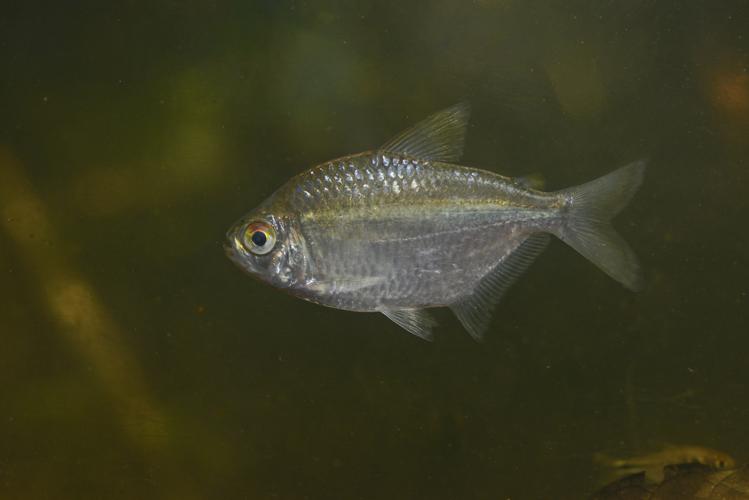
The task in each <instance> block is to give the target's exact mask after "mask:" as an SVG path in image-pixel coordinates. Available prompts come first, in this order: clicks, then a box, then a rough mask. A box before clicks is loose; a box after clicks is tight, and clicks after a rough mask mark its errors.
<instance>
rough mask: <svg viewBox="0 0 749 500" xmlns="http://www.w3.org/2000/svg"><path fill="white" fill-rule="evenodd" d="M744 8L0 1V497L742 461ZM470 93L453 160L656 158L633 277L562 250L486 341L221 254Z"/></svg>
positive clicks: (748, 242) (580, 170) (569, 180)
mask: <svg viewBox="0 0 749 500" xmlns="http://www.w3.org/2000/svg"><path fill="white" fill-rule="evenodd" d="M747 26H749V7H747V4H746V2H740V1H728V0H724V1H716V2H696V1H695V2H684V1H677V0H663V1H660V2H655V1H646V0H633V1H626V2H625V1H622V2H597V1H575V0H573V1H547V2H541V1H533V0H483V1H478V0H477V1H468V0H466V1H456V0H449V1H448V0H436V1H433V2H399V1H392V2H390V1H386V2H375V1H372V0H370V1H366V0H356V1H344V0H338V1H332V0H325V1H317V2H316V1H307V2H304V1H283V0H281V1H270V0H265V1H246V2H234V3H229V2H179V1H169V2H167V1H157V2H119V3H110V2H61V3H59V4H56V5H52V4H46V5H45V4H31V3H29V4H28V5H24V6H19V5H6V6H4V7H3V9H2V13H1V14H0V209H2V214H0V215H2V219H1V220H0V224H1V225H0V273H2V274H1V276H2V277H1V278H0V346H1V347H0V497H2V498H8V499H16V498H18V499H21V498H23V499H29V498H71V499H72V498H76V499H79V498H81V499H82V498H108V499H110V498H111V499H116V498H123V499H124V498H145V499H149V498H159V499H160V498H248V499H266V498H278V499H297V498H299V499H301V498H309V499H338V498H341V499H357V498H361V499H379V498H390V499H393V498H398V499H400V498H409V499H410V498H414V499H418V498H424V499H442V498H444V499H473V498H477V499H505V498H512V499H526V498H527V499H535V498H544V499H546V498H548V499H567V498H570V499H572V498H582V497H584V496H585V495H586V494H589V493H590V492H591V491H592V490H593V489H594V488H595V487H596V486H597V485H599V484H600V481H601V474H600V470H598V469H597V468H596V467H595V466H594V464H593V463H592V458H593V456H594V454H595V453H599V452H604V453H608V454H612V455H627V454H631V453H641V452H646V451H648V450H652V449H657V448H658V447H660V446H662V445H663V444H664V443H672V444H699V445H703V446H710V447H714V448H717V449H720V450H723V451H726V452H728V453H731V454H733V455H734V456H735V457H736V458H737V460H738V461H740V462H746V461H749V428H748V427H747V422H749V373H748V370H747V367H748V364H747V359H749V358H748V356H749V328H748V326H749V314H748V310H749V309H748V308H749V252H748V249H749V231H747V220H748V219H749V196H748V195H749V174H748V173H747V170H748V169H749V34H747V29H746V28H747ZM463 99H468V100H470V101H471V103H472V104H473V110H474V112H473V118H472V121H471V126H470V128H469V135H468V141H467V145H466V154H465V158H464V163H466V164H468V165H471V166H476V167H483V168H489V169H492V170H495V171H497V172H500V173H503V174H506V175H525V174H529V173H541V174H543V176H544V177H545V179H546V182H547V185H548V187H549V188H550V189H559V188H562V187H567V186H569V185H573V184H578V183H581V182H584V181H586V180H589V179H592V178H594V177H597V176H599V175H602V174H604V173H606V172H608V171H610V170H612V169H613V168H615V167H617V166H620V165H623V164H625V163H628V162H630V161H634V160H637V159H640V158H647V159H648V161H649V166H648V170H647V174H646V180H645V183H644V185H643V187H642V189H641V191H640V193H639V194H638V195H637V196H636V197H635V199H634V200H633V202H632V204H631V206H630V207H629V208H628V209H627V210H626V211H625V212H623V213H622V215H621V216H619V217H618V219H617V221H616V226H617V227H618V229H619V230H620V231H621V233H622V234H623V235H624V237H625V238H626V239H627V241H629V242H630V244H631V245H632V247H633V248H634V249H635V251H636V252H637V254H638V255H639V256H640V258H641V260H642V264H643V268H644V270H645V274H646V277H647V286H646V288H645V290H644V291H643V292H641V293H638V294H634V293H631V292H629V291H627V290H625V289H624V288H622V287H621V286H620V285H618V284H617V283H616V282H614V281H613V280H611V279H610V278H608V277H607V276H605V275H604V274H603V273H601V272H600V271H598V270H597V269H596V268H595V267H594V266H593V265H591V264H590V263H589V262H586V261H585V259H583V258H582V257H580V256H579V255H577V254H576V253H575V252H574V251H573V250H572V249H570V248H568V247H566V246H564V245H563V244H562V243H561V242H558V241H555V242H554V243H553V244H552V245H551V246H550V248H549V249H548V250H547V251H546V252H545V253H544V254H543V255H542V256H541V258H540V259H539V260H538V262H537V263H536V264H535V265H534V266H533V267H532V268H531V270H530V271H529V272H528V273H527V274H526V275H525V276H524V277H523V278H522V279H521V280H520V281H519V282H518V283H517V285H515V286H514V288H513V289H512V290H511V292H510V293H509V294H508V296H507V297H506V299H505V300H504V301H503V302H502V303H501V304H500V305H499V306H498V307H497V310H496V314H495V317H494V320H493V322H492V325H491V328H490V331H489V332H488V334H487V337H486V341H485V342H484V343H483V344H477V343H474V342H473V341H472V340H471V339H470V337H469V336H468V335H467V334H466V333H465V332H464V331H463V330H462V328H461V327H460V326H459V325H458V323H457V321H456V320H455V319H454V318H453V317H452V316H451V315H450V314H449V313H447V312H441V313H439V314H438V315H439V319H440V322H441V327H440V328H439V329H438V330H437V339H436V341H435V342H433V343H426V342H423V341H421V340H419V339H417V338H415V337H411V336H409V335H408V334H407V333H405V332H404V331H402V330H401V329H399V328H398V327H397V326H395V325H394V324H392V323H391V322H389V321H388V320H387V319H386V318H385V317H382V316H379V315H369V314H355V313H349V312H343V311H336V310H332V309H325V308H322V307H319V306H315V305H312V304H308V303H305V302H303V301H300V300H297V299H294V298H292V297H290V296H287V295H286V294H284V293H282V292H280V291H277V290H273V289H271V288H268V287H266V286H265V285H262V284H261V283H259V282H257V281H255V280H252V279H250V278H248V277H247V276H245V275H243V274H242V272H241V271H240V270H239V269H237V268H236V267H235V266H234V265H233V264H232V263H231V262H230V261H229V260H228V259H227V258H226V257H225V256H224V252H223V249H222V243H223V236H224V232H225V230H226V229H227V228H228V227H229V225H230V224H231V223H232V222H233V221H234V220H236V219H237V218H238V217H240V216H241V215H242V214H243V213H245V212H247V211H249V210H250V209H252V208H253V207H254V206H255V205H257V204H258V203H260V202H261V201H262V200H263V199H264V198H265V197H266V196H268V195H269V194H270V193H271V192H272V191H273V190H274V189H276V188H277V187H278V186H280V185H281V184H282V183H283V182H284V181H285V180H286V179H288V178H289V177H291V176H292V175H294V174H295V173H297V172H299V171H301V170H302V169H304V168H307V167H309V166H311V165H313V164H315V163H318V162H322V161H324V160H327V159H329V158H334V157H337V156H341V155H344V154H348V153H353V152H358V151H361V150H365V149H369V148H373V147H377V146H378V144H381V143H382V142H384V141H385V140H386V139H388V138H389V137H390V136H391V135H394V134H395V133H397V132H399V131H400V130H401V129H403V128H405V127H407V126H408V125H410V124H412V123H414V122H415V121H417V120H419V119H421V118H423V117H425V116H426V115H428V114H429V113H431V112H434V111H437V110H439V109H441V108H443V107H447V106H449V105H451V104H454V103H455V102H457V101H460V100H463Z"/></svg>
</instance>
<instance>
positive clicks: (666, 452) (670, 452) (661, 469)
mask: <svg viewBox="0 0 749 500" xmlns="http://www.w3.org/2000/svg"><path fill="white" fill-rule="evenodd" d="M594 460H595V462H597V463H598V464H600V465H603V466H605V467H606V468H608V469H610V470H612V471H613V472H614V475H615V476H616V477H623V476H627V475H630V474H636V473H639V472H644V473H645V477H646V479H647V480H648V481H652V482H654V483H660V482H661V481H663V479H664V474H665V469H666V468H667V467H669V466H676V465H686V464H699V465H703V466H705V467H709V468H711V469H715V470H722V469H733V468H734V467H736V461H735V460H734V459H733V457H731V456H730V455H728V454H727V453H724V452H722V451H718V450H713V449H711V448H706V447H704V446H694V445H667V446H665V447H663V448H661V449H660V450H657V451H654V452H652V453H647V454H644V455H638V456H633V457H627V458H613V457H609V456H607V455H604V454H600V453H598V454H596V455H595V456H594Z"/></svg>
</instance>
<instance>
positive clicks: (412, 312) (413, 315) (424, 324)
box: [380, 309, 437, 342]
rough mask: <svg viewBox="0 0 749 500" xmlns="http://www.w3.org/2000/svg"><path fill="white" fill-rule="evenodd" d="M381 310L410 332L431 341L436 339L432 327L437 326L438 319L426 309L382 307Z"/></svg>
mask: <svg viewBox="0 0 749 500" xmlns="http://www.w3.org/2000/svg"><path fill="white" fill-rule="evenodd" d="M380 312H381V313H382V314H384V315H385V316H387V317H388V318H389V319H390V320H392V321H393V322H394V323H395V324H397V325H398V326H400V327H401V328H403V329H404V330H406V331H407V332H408V333H411V334H413V335H416V336H417V337H419V338H422V339H424V340H427V341H430V342H431V341H432V340H433V339H434V336H433V334H432V328H433V327H435V326H437V321H436V320H435V319H434V318H433V317H432V315H431V314H429V313H428V312H426V311H425V310H423V309H382V310H380Z"/></svg>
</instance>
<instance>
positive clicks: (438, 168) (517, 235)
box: [226, 103, 645, 340]
mask: <svg viewBox="0 0 749 500" xmlns="http://www.w3.org/2000/svg"><path fill="white" fill-rule="evenodd" d="M469 112H470V110H469V106H468V105H467V104H465V103H461V104H458V105H456V106H453V107H451V108H448V109H446V110H444V111H441V112H439V113H436V114H434V115H432V116H430V117H429V118H427V119H425V120H424V121H422V122H420V123H418V124H417V125H415V126H413V127H412V128H410V129H408V130H406V131H404V132H403V133H401V134H400V135H398V136H396V137H395V138H393V139H392V140H390V141H388V142H387V143H386V144H384V145H383V146H382V147H381V148H379V149H378V150H376V151H368V152H364V153H359V154H355V155H351V156H346V157H342V158H338V159H336V160H331V161H328V162H326V163H323V164H321V165H318V166H315V167H313V168H311V169H309V170H307V171H305V172H303V173H301V174H299V175H297V176H295V177H293V178H292V179H290V180H289V181H288V182H287V183H286V184H284V185H283V186H282V187H281V188H279V189H278V190H277V191H276V192H275V193H274V194H273V195H271V196H270V197H269V198H268V199H266V200H265V201H264V202H263V203H262V204H260V206H258V207H257V208H256V209H255V210H253V211H252V212H250V213H249V214H247V215H245V216H244V217H242V218H241V219H240V220H239V221H237V222H236V223H235V224H234V225H233V226H232V227H231V228H230V229H229V231H228V233H227V243H226V251H227V254H228V256H229V257H230V258H231V259H232V260H233V261H234V262H235V263H236V264H238V265H239V267H241V268H242V269H244V270H245V271H247V272H248V273H250V274H251V275H253V276H255V277H257V278H259V279H261V280H263V281H265V282H267V283H269V284H271V285H272V286H275V287H278V288H281V289H284V290H286V291H288V292H289V293H291V294H292V295H295V296H297V297H300V298H302V299H305V300H308V301H311V302H315V303H317V304H321V305H324V306H328V307H334V308H337V309H345V310H349V311H376V312H380V313H382V314H384V315H385V316H387V317H388V318H390V319H391V320H393V321H394V322H395V323H397V324H398V325H400V326H401V327H403V328H404V329H406V330H407V331H409V332H410V333H412V334H414V335H418V336H419V337H421V338H423V339H427V340H431V338H432V328H433V327H434V326H435V325H436V322H435V321H434V319H433V317H432V315H431V314H429V313H428V312H427V311H426V309H427V308H431V307H443V306H446V307H449V308H450V309H451V310H452V311H453V312H454V313H455V315H456V316H457V317H458V319H459V320H460V322H461V323H462V324H463V326H464V327H465V329H466V330H467V331H468V332H469V333H470V334H471V335H472V336H473V337H474V338H475V339H477V340H480V339H481V338H482V335H483V333H484V331H485V330H486V329H487V327H488V324H489V320H490V315H491V310H492V308H493V306H494V305H495V304H496V303H497V302H498V301H499V299H500V298H501V297H502V295H503V294H504V293H505V291H506V290H507V289H508V288H509V287H510V285H511V284H512V283H513V282H514V281H515V280H516V279H517V278H518V276H520V274H522V273H523V271H524V270H525V269H526V268H527V267H528V266H529V265H530V264H531V263H532V262H533V260H534V259H535V258H536V257H537V256H538V255H539V254H540V253H541V251H542V250H543V249H544V247H545V246H546V244H547V243H548V241H549V235H550V234H551V235H555V236H557V237H558V238H560V239H561V240H563V241H564V242H566V243H567V244H569V245H570V246H572V247H573V248H574V249H576V250H577V251H578V252H580V253H581V254H582V255H583V256H585V257H587V258H588V259H590V260H591V261H592V262H593V263H594V264H596V265H597V266H598V267H599V268H601V270H603V271H604V272H605V273H607V274H608V275H609V276H611V277H612V278H614V279H615V280H617V281H619V282H620V283H622V284H623V285H624V286H625V287H627V288H629V289H632V290H637V289H639V288H640V287H641V283H642V279H641V275H640V267H639V264H638V262H637V258H636V257H635V255H634V253H633V252H632V250H631V249H630V248H629V246H628V245H627V244H626V243H625V242H624V240H622V239H621V237H619V236H618V235H617V233H616V232H615V231H614V229H613V227H612V226H611V224H610V222H609V221H610V219H611V218H612V217H613V216H615V215H616V214H617V213H619V211H620V210H622V209H623V208H624V207H625V206H626V205H627V203H628V202H629V200H630V198H632V196H633V195H634V193H635V192H636V191H637V188H638V187H639V186H640V184H641V182H642V177H643V170H644V166H645V165H644V162H635V163H632V164H630V165H627V166H624V167H621V168H619V169H618V170H615V171H613V172H611V173H609V174H608V175H605V176H603V177H601V178H599V179H596V180H594V181H591V182H588V183H587V184H583V185H581V186H576V187H572V188H569V189H564V190H561V191H554V192H543V191H539V190H536V189H534V188H533V187H532V186H531V185H530V183H529V182H527V181H525V180H523V179H511V178H508V177H503V176H501V175H498V174H495V173H493V172H488V171H485V170H479V169H474V168H468V167H464V166H460V165H457V164H455V162H457V161H458V160H459V159H460V156H461V155H462V152H463V144H464V140H465V134H466V125H467V122H468V116H469Z"/></svg>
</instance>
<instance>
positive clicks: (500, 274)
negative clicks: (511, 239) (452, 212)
mask: <svg viewBox="0 0 749 500" xmlns="http://www.w3.org/2000/svg"><path fill="white" fill-rule="evenodd" d="M549 240H550V237H549V235H548V234H546V233H535V234H532V235H530V236H529V237H528V238H526V239H525V240H524V241H523V242H522V243H521V244H520V245H518V247H517V248H516V249H515V250H513V251H512V252H511V253H510V254H509V255H508V256H507V257H505V258H504V259H502V261H501V262H500V263H499V264H497V266H496V267H495V268H494V269H493V270H492V271H490V272H489V273H488V274H487V275H486V276H484V277H483V278H482V279H481V280H480V281H479V283H478V285H477V286H476V288H474V290H473V292H472V293H471V294H469V295H467V296H465V297H463V298H462V299H460V300H458V301H457V302H454V303H452V304H450V309H451V310H452V311H453V313H455V316H457V317H458V320H459V321H460V322H461V323H462V325H463V327H465V329H466V330H468V333H470V334H471V337H473V338H474V339H475V340H477V341H479V342H480V341H481V340H482V339H483V336H484V332H485V331H486V329H487V327H488V326H489V321H490V320H491V314H492V309H493V307H494V306H495V305H496V304H497V303H498V302H499V301H500V299H501V298H502V296H503V295H504V294H505V292H506V291H507V290H508V289H509V288H510V287H511V286H512V284H513V283H515V281H516V280H517V279H518V278H519V277H520V275H521V274H523V272H524V271H525V270H526V269H528V266H530V265H531V264H532V263H533V261H534V260H536V257H538V256H539V254H541V252H543V250H544V249H545V248H546V245H547V244H548V243H549Z"/></svg>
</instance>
